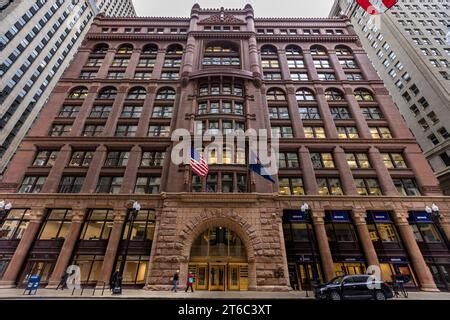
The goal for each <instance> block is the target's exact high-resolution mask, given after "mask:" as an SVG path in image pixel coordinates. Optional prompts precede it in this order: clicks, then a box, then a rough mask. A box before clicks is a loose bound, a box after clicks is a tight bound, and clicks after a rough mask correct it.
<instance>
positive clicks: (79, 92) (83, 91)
mask: <svg viewBox="0 0 450 320" xmlns="http://www.w3.org/2000/svg"><path fill="white" fill-rule="evenodd" d="M87 95H88V89H87V88H84V87H83V88H75V89H74V90H72V91H71V92H70V94H69V96H68V98H69V99H85V98H86V97H87Z"/></svg>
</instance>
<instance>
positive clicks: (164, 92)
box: [156, 88, 175, 100]
mask: <svg viewBox="0 0 450 320" xmlns="http://www.w3.org/2000/svg"><path fill="white" fill-rule="evenodd" d="M156 100H175V90H173V89H172V88H162V89H160V90H159V91H158V93H157V95H156Z"/></svg>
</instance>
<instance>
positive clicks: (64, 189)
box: [58, 176, 84, 193]
mask: <svg viewBox="0 0 450 320" xmlns="http://www.w3.org/2000/svg"><path fill="white" fill-rule="evenodd" d="M83 183H84V177H76V176H63V177H62V179H61V182H60V184H59V189H58V192H59V193H79V192H80V191H81V188H82V187H83Z"/></svg>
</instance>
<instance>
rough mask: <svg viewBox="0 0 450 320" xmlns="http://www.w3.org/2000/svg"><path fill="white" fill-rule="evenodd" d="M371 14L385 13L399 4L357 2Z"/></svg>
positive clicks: (372, 0) (389, 0)
mask: <svg viewBox="0 0 450 320" xmlns="http://www.w3.org/2000/svg"><path fill="white" fill-rule="evenodd" d="M356 2H357V3H358V4H359V5H360V6H361V7H362V8H363V9H364V10H365V11H366V12H367V13H369V14H380V13H384V12H386V11H387V10H389V9H390V8H392V7H393V6H395V4H396V3H397V0H356Z"/></svg>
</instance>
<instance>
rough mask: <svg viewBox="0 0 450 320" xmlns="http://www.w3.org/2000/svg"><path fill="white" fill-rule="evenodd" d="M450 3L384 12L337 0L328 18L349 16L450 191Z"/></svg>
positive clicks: (402, 5) (404, 5)
mask: <svg viewBox="0 0 450 320" xmlns="http://www.w3.org/2000/svg"><path fill="white" fill-rule="evenodd" d="M449 6H450V3H449V2H448V1H436V0H431V1H417V0H414V1H398V2H397V5H395V6H394V7H392V8H391V9H390V10H389V11H387V12H386V13H385V14H383V15H381V16H378V17H376V18H375V19H374V18H373V16H371V15H369V14H368V13H366V12H365V11H364V10H362V9H361V7H359V6H358V5H357V4H356V2H355V1H346V0H336V1H335V3H334V5H333V7H332V9H331V12H330V17H333V16H339V15H347V16H348V17H350V21H351V22H352V24H353V25H354V27H355V32H356V33H357V34H358V36H359V37H360V39H361V44H362V47H363V48H364V49H365V51H366V52H367V54H368V56H369V58H370V60H371V61H372V64H373V65H374V67H375V69H376V70H377V72H378V74H379V76H380V77H381V79H383V81H384V83H385V86H386V88H387V89H388V90H389V93H390V94H391V96H392V99H393V100H394V102H395V104H396V105H397V107H398V109H399V110H400V113H401V114H402V116H403V118H404V119H405V121H406V124H407V125H408V127H409V128H410V129H411V131H412V133H413V134H414V136H415V138H416V140H417V142H418V143H419V145H420V146H421V148H422V150H423V152H424V154H425V157H426V158H427V160H428V162H429V163H430V165H431V167H432V168H433V171H434V173H435V175H436V177H437V178H438V179H439V181H440V185H441V189H442V190H443V191H444V194H446V195H450V133H449V132H450V69H449V67H450V65H449V55H450V43H449V42H448V41H447V37H446V35H447V32H448V27H447V26H448V25H450V19H449Z"/></svg>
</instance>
